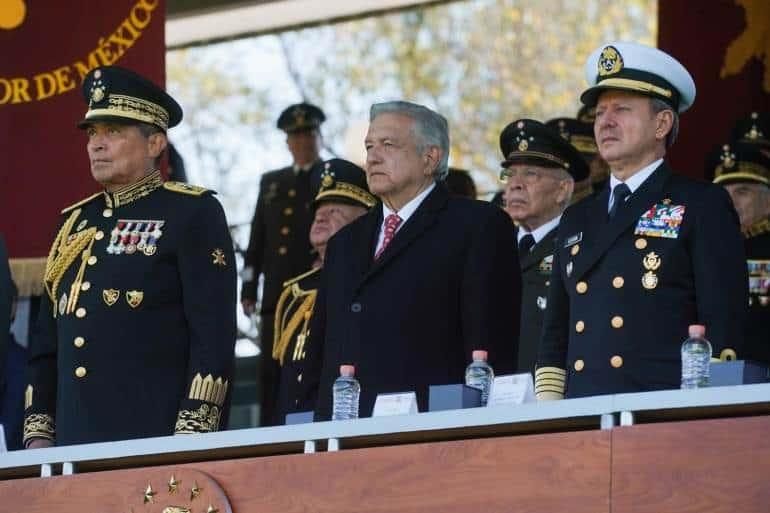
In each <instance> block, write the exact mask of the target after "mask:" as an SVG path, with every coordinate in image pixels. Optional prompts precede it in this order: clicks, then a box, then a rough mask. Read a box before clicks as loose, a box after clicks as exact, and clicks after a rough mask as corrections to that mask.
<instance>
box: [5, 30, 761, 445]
mask: <svg viewBox="0 0 770 513" xmlns="http://www.w3.org/2000/svg"><path fill="white" fill-rule="evenodd" d="M585 77H586V80H587V82H588V84H589V88H588V89H587V90H586V91H584V92H583V93H582V95H581V96H580V100H581V102H582V104H583V107H582V108H581V109H580V111H579V113H578V115H577V116H576V118H558V119H554V120H551V121H548V122H547V123H542V122H539V121H536V120H532V119H516V120H514V121H512V122H511V123H510V124H509V125H508V126H506V127H505V128H503V130H502V131H501V133H500V149H501V152H502V171H501V173H500V178H501V181H502V182H503V183H504V184H505V185H504V190H503V193H502V207H503V208H502V209H501V208H499V207H498V206H496V205H494V204H493V203H489V202H484V201H478V200H476V199H475V194H476V193H475V187H474V186H473V182H472V180H470V178H469V175H468V174H467V173H466V172H463V171H461V170H450V169H449V167H448V157H449V129H448V126H447V121H446V119H445V118H444V117H443V116H442V115H440V114H439V113H437V112H434V111H432V110H430V109H428V108H426V107H424V106H421V105H417V104H414V103H410V102H406V101H392V102H384V103H378V104H374V105H373V106H372V107H371V111H370V124H369V129H368V132H367V134H366V138H365V141H363V142H364V144H365V147H366V162H365V165H364V169H362V168H361V167H359V166H357V165H356V164H354V163H352V162H349V161H346V160H342V159H332V160H328V161H325V162H324V161H322V160H321V159H320V157H319V154H320V150H321V147H322V138H321V124H322V123H323V122H324V120H325V116H324V113H323V112H322V111H321V109H319V108H318V107H316V106H313V105H310V104H307V103H301V104H297V105H292V106H290V107H289V108H287V109H286V110H285V111H284V112H283V113H282V114H281V116H280V117H279V119H278V128H280V129H281V130H283V131H284V132H285V133H286V141H287V145H288V148H289V150H290V152H291V154H292V157H293V162H292V164H291V165H290V166H288V167H286V168H283V169H279V170H276V171H271V172H268V173H265V174H263V175H262V179H261V184H260V192H259V197H258V200H257V206H256V211H255V214H254V219H253V222H252V225H251V236H250V240H249V245H248V249H247V251H246V253H245V259H244V260H245V265H244V269H243V273H242V276H243V288H242V291H241V307H242V308H243V310H244V312H245V313H247V314H257V312H255V310H256V307H257V305H259V308H260V310H259V312H258V315H259V316H260V318H261V347H262V354H263V357H262V358H261V361H262V363H261V370H260V374H261V384H260V390H261V393H262V397H261V398H260V404H261V408H262V418H261V421H260V424H261V425H270V424H282V423H283V422H284V419H285V416H286V415H287V414H289V413H293V412H300V411H315V417H316V419H321V420H323V419H328V418H329V417H330V414H331V386H332V383H333V381H334V379H335V378H336V376H337V375H338V369H339V366H340V365H341V364H353V365H354V366H355V368H356V375H357V377H358V379H359V381H360V382H361V386H362V393H361V405H360V412H361V415H362V416H368V415H371V412H372V408H373V405H374V400H375V398H376V396H377V394H379V393H385V392H399V391H412V390H413V391H415V392H416V395H417V400H418V404H419V407H420V410H421V411H424V410H426V409H427V406H428V387H429V386H431V385H440V384H449V383H459V382H462V380H463V371H464V369H465V366H466V365H467V363H468V361H469V359H470V355H471V352H472V351H473V350H474V349H484V350H486V351H487V352H488V355H489V361H490V363H491V365H492V366H493V368H494V369H495V372H496V373H497V374H507V373H514V372H531V373H532V374H533V376H534V379H535V391H536V395H537V397H538V399H539V400H547V399H561V398H565V397H567V398H569V397H581V396H589V395H597V394H610V393H620V392H635V391H646V390H657V389H668V388H678V387H679V379H680V365H681V362H680V354H679V350H680V345H681V342H682V341H683V340H684V339H685V338H686V337H687V334H688V327H689V325H691V324H703V325H705V326H706V330H707V338H708V339H709V340H710V341H711V344H712V347H713V351H714V352H713V357H714V358H715V359H722V360H724V359H735V358H738V359H747V360H755V361H758V362H761V363H763V364H768V363H770V340H768V336H767V329H766V326H767V319H768V312H770V291H768V289H769V288H770V218H769V217H768V216H770V141H768V135H769V134H768V131H770V125H769V124H768V116H767V114H763V113H751V114H750V115H749V116H748V117H746V118H745V119H740V120H739V121H738V122H737V124H736V127H735V129H734V131H733V133H732V134H730V136H729V137H728V136H727V134H726V138H725V143H724V144H723V145H720V146H719V147H718V148H716V149H715V150H714V153H713V155H711V156H710V157H709V160H708V163H707V167H706V176H707V178H709V181H699V180H693V179H689V178H686V177H684V176H682V175H678V174H676V173H675V172H674V171H673V170H672V169H670V168H669V166H668V165H667V164H666V160H665V155H666V152H667V150H668V149H669V148H670V147H671V146H672V145H673V144H674V143H675V140H676V136H677V132H678V130H679V116H680V115H681V114H682V113H684V112H685V111H686V110H687V109H688V108H689V107H690V106H691V105H692V104H693V102H694V100H695V84H694V82H693V80H692V77H691V76H690V74H689V73H688V71H687V70H686V69H685V68H684V67H683V66H682V65H681V64H680V63H679V62H678V61H676V60H675V59H674V58H672V57H671V56H669V55H667V54H666V53H664V52H662V51H660V50H657V49H654V48H650V47H647V46H642V45H638V44H634V43H624V42H617V43H611V44H606V45H602V46H601V47H599V48H597V49H596V50H595V51H594V52H593V53H592V54H591V55H590V57H589V58H588V59H587V61H586V65H585ZM83 94H84V98H85V102H86V104H87V105H88V108H87V112H86V114H85V117H84V119H82V120H81V121H80V122H79V125H78V126H79V127H80V128H81V129H83V131H84V132H85V133H86V137H87V141H88V142H87V153H88V158H89V161H90V165H91V173H92V175H93V178H94V179H95V180H96V181H97V182H98V183H99V184H101V186H102V187H103V191H102V192H100V193H97V194H95V195H93V196H91V197H89V198H86V199H84V200H82V201H80V202H78V203H76V204H74V205H71V206H69V207H67V208H65V209H64V210H62V215H61V219H60V223H59V226H58V232H57V235H56V237H55V240H54V241H53V244H52V246H51V250H50V254H49V256H48V262H47V266H46V270H45V277H44V282H45V296H44V298H43V301H42V305H41V309H40V313H39V316H38V321H37V327H36V329H35V330H34V332H33V334H32V336H31V345H30V358H29V372H28V381H27V385H26V388H25V390H24V403H25V404H24V408H25V410H24V443H25V445H26V446H27V447H45V446H50V445H53V444H57V445H65V444H73V443H84V442H97V441H107V440H119V439H128V438H139V437H148V436H160V435H169V434H187V433H198V432H207V431H215V430H217V429H220V428H223V427H224V422H225V421H226V418H227V410H228V405H229V397H230V388H231V385H232V369H233V365H232V362H233V347H234V343H235V333H236V327H235V316H236V315H235V314H236V312H235V309H236V269H235V259H234V254H233V244H232V241H231V239H230V235H229V232H228V229H227V223H226V222H225V216H224V212H223V210H222V207H221V206H220V204H219V202H218V201H217V200H216V199H215V197H214V192H212V191H209V190H206V189H203V188H200V187H196V186H191V185H186V184H182V183H177V182H169V181H164V180H163V178H162V176H161V174H160V172H159V171H158V167H159V161H160V158H161V157H162V156H163V154H164V152H165V151H166V148H167V139H166V132H167V130H168V128H170V127H173V126H175V125H176V124H178V123H179V122H180V121H181V119H182V109H181V107H180V106H179V105H178V104H177V102H176V101H175V100H174V99H173V98H171V97H170V96H169V95H168V94H167V93H165V92H164V91H163V90H162V89H160V88H158V87H157V86H155V85H154V84H152V83H151V82H149V81H147V80H146V79H144V78H142V77H140V76H138V75H136V74H135V73H133V72H131V71H129V70H126V69H122V68H118V67H102V68H97V69H95V70H92V71H91V72H90V73H89V74H88V76H87V77H86V79H85V81H84V84H83ZM448 176H449V178H448ZM712 182H713V183H712ZM0 249H2V247H1V246H0ZM260 277H263V284H262V287H261V297H258V291H259V290H260V288H259V287H258V283H259V279H260Z"/></svg>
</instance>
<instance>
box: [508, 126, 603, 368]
mask: <svg viewBox="0 0 770 513" xmlns="http://www.w3.org/2000/svg"><path fill="white" fill-rule="evenodd" d="M500 149H501V151H502V152H503V158H504V159H505V160H504V161H503V162H502V163H501V165H502V166H503V170H502V171H501V172H500V179H501V180H502V181H503V182H504V183H505V193H504V200H505V211H506V212H507V213H508V215H509V216H511V219H513V221H515V222H516V223H518V230H517V233H516V236H517V239H518V243H519V263H520V264H521V281H522V293H521V322H520V324H519V328H520V331H519V355H518V372H530V373H534V372H535V360H536V359H537V348H538V346H539V344H540V333H541V332H542V330H543V315H544V312H545V310H546V308H547V305H548V300H547V297H548V285H549V282H550V279H551V267H552V266H553V249H554V241H555V239H556V229H557V227H558V226H559V221H560V219H561V215H562V212H564V209H565V208H567V206H568V205H569V204H570V197H571V195H572V192H573V190H574V186H575V182H579V181H581V180H585V179H587V178H588V164H587V163H586V161H585V160H584V159H583V157H582V155H581V154H580V153H579V152H578V150H577V149H576V148H575V147H573V146H572V144H571V143H569V142H567V140H566V139H565V138H563V136H562V135H560V134H559V133H558V132H556V131H555V130H554V129H553V128H551V127H550V126H547V125H544V124H543V123H540V122H539V121H534V120H532V119H519V120H516V121H514V122H513V123H511V124H509V125H508V126H506V127H505V129H503V131H502V133H501V134H500Z"/></svg>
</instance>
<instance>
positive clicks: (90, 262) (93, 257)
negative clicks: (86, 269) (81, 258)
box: [88, 255, 99, 265]
mask: <svg viewBox="0 0 770 513" xmlns="http://www.w3.org/2000/svg"><path fill="white" fill-rule="evenodd" d="M98 260H99V259H98V258H96V255H91V256H90V257H88V265H95V264H96V262H97V261H98Z"/></svg>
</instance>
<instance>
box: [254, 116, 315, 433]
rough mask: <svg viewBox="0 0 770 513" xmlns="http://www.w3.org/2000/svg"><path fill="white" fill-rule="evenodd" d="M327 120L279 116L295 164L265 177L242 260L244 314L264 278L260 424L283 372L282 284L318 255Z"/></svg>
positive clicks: (270, 410) (269, 414) (270, 411)
mask: <svg viewBox="0 0 770 513" xmlns="http://www.w3.org/2000/svg"><path fill="white" fill-rule="evenodd" d="M325 119H326V116H325V115H324V113H323V112H322V111H321V109H319V108H318V107H316V106H315V105H310V104H308V103H300V104H296V105H291V106H290V107H288V108H287V109H286V110H284V111H283V112H282V113H281V115H280V116H279V117H278V123H277V125H278V128H279V129H281V130H283V131H284V132H286V145H287V146H288V148H289V152H291V155H292V159H293V163H292V165H290V166H287V167H285V168H282V169H278V170H275V171H270V172H267V173H265V174H263V175H262V180H261V181H260V185H259V197H258V198H257V207H256V210H255V212H254V218H253V220H252V222H251V235H250V238H249V246H248V249H247V250H246V255H245V256H244V269H243V288H242V289H241V305H242V306H243V311H244V313H245V314H246V315H252V314H253V313H255V308H256V304H257V285H258V283H259V276H260V275H263V276H264V283H263V285H262V302H261V307H260V312H259V314H260V319H261V323H260V324H261V327H260V346H261V349H262V355H264V356H263V357H262V358H260V394H261V398H260V425H261V426H267V425H270V423H271V421H272V419H273V418H274V409H275V404H276V391H277V386H278V377H279V367H278V364H277V363H276V362H275V360H273V359H272V358H271V357H270V355H271V354H272V352H273V348H272V345H273V316H274V313H275V306H276V302H277V301H278V296H280V294H281V290H283V287H282V284H283V282H284V281H286V280H288V279H289V278H291V277H292V276H296V275H298V274H300V273H302V272H304V271H307V270H308V269H309V268H310V266H311V265H312V263H313V260H314V259H315V256H314V255H313V248H312V247H311V246H310V242H308V238H307V234H308V231H309V230H310V224H311V223H312V221H313V212H312V209H311V205H310V204H311V202H312V201H313V197H314V191H312V190H311V181H312V180H313V178H311V177H312V176H313V175H316V176H317V175H318V174H320V172H321V160H320V151H321V144H322V140H321V132H320V127H321V123H323V122H324V120H325Z"/></svg>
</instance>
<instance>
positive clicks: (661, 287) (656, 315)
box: [535, 43, 748, 399]
mask: <svg viewBox="0 0 770 513" xmlns="http://www.w3.org/2000/svg"><path fill="white" fill-rule="evenodd" d="M586 78H587V80H588V82H589V84H591V85H592V87H591V88H589V89H588V90H587V91H585V92H584V93H583V95H582V96H581V100H582V101H583V103H585V104H586V105H595V104H596V102H597V99H598V96H599V95H600V94H601V92H602V91H603V90H604V89H619V90H627V91H631V92H635V93H636V94H640V95H647V96H651V97H655V98H658V99H660V100H662V101H664V102H666V103H667V104H668V105H670V107H671V109H672V110H673V111H675V112H676V111H678V112H682V111H684V110H686V109H687V107H689V105H691V104H692V102H693V100H694V97H695V86H694V83H693V81H692V78H691V77H690V75H689V73H688V72H687V70H686V69H685V68H684V67H683V66H682V65H681V64H679V63H678V62H677V61H676V60H674V59H673V58H672V57H671V56H669V55H667V54H665V53H663V52H661V51H660V50H657V49H654V48H650V47H646V46H642V45H637V44H633V43H615V44H613V45H611V46H605V47H603V48H599V49H597V50H596V51H594V52H593V54H592V55H591V57H589V60H588V63H587V65H586ZM653 164H654V162H650V164H649V166H652V165H653ZM649 166H648V167H649ZM641 171H642V170H639V172H641ZM649 171H650V172H651V174H650V175H649V176H647V177H646V179H644V180H643V181H642V183H641V184H639V185H638V188H636V190H632V187H635V186H636V184H635V183H634V184H632V186H629V185H628V184H626V183H623V184H622V186H621V185H617V186H616V190H614V191H613V206H612V208H611V209H609V210H610V215H608V208H609V204H610V190H609V188H608V189H605V190H604V191H603V192H602V193H601V194H599V195H595V196H593V197H591V198H588V199H587V200H585V201H583V202H581V203H578V204H577V205H574V206H572V207H570V208H569V209H567V211H566V212H565V214H564V216H563V217H562V220H561V224H560V225H559V232H558V235H557V246H556V253H555V256H554V264H553V274H552V276H551V288H550V290H549V297H548V310H547V311H546V316H545V321H544V327H543V339H542V342H541V347H540V351H539V353H538V368H537V370H536V373H535V391H536V393H537V395H538V398H540V399H548V398H558V397H562V396H563V395H566V396H567V397H582V396H590V395H599V394H613V393H625V392H641V391H647V390H659V389H667V388H679V386H680V377H681V359H680V348H681V344H682V341H683V340H684V339H686V338H687V334H688V327H689V326H690V325H692V324H704V325H705V326H706V330H707V332H706V336H707V338H708V339H709V340H710V341H711V344H712V348H713V353H714V355H715V356H725V355H727V354H731V355H734V354H735V353H737V354H741V352H742V350H743V338H744V337H743V322H744V320H745V316H746V303H747V301H748V294H747V292H748V291H747V287H746V270H745V263H744V260H743V259H744V257H743V251H742V244H741V239H740V231H739V228H738V219H737V216H736V214H735V210H734V208H733V207H732V204H731V202H730V198H729V197H728V195H727V193H726V192H725V191H724V189H721V188H719V187H716V186H714V185H712V184H707V183H703V182H698V181H694V180H691V179H688V178H684V177H681V176H678V175H675V174H673V173H672V172H671V170H670V169H669V168H668V166H667V165H666V164H665V163H662V164H660V165H658V166H657V168H655V169H651V170H649ZM634 176H637V175H634ZM643 176H644V175H642V177H643ZM624 188H625V189H626V192H627V191H629V190H631V191H632V193H631V194H630V196H628V197H627V199H624V198H623V197H622V196H621V194H622V192H621V191H622V189H624ZM615 198H620V199H615ZM565 389H566V393H565Z"/></svg>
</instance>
